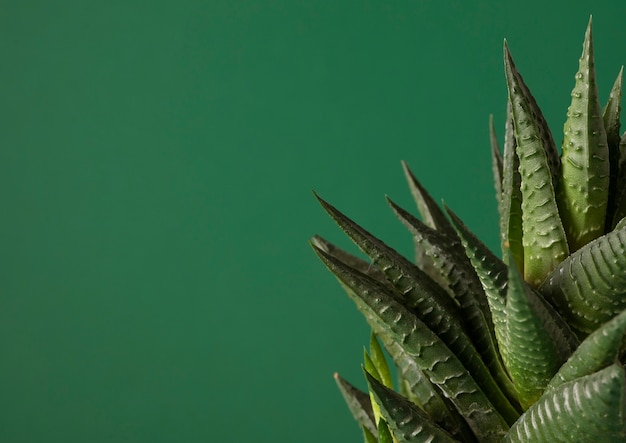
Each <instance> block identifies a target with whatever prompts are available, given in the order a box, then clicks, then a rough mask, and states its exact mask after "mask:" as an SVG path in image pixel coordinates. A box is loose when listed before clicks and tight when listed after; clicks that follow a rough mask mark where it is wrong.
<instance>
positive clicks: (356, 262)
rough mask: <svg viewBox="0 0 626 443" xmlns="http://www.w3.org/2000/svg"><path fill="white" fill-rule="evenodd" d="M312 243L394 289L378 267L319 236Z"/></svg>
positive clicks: (314, 237)
mask: <svg viewBox="0 0 626 443" xmlns="http://www.w3.org/2000/svg"><path fill="white" fill-rule="evenodd" d="M311 243H312V244H313V245H315V246H317V247H318V248H320V249H321V250H323V251H324V252H326V253H327V254H330V255H332V256H333V257H335V258H337V259H338V260H340V261H341V262H343V263H345V264H347V265H348V266H350V267H351V268H354V269H356V270H358V271H359V272H362V273H364V274H367V275H369V276H370V277H372V278H375V279H376V280H378V281H379V282H381V283H383V284H386V285H388V286H389V287H392V286H391V283H389V282H388V281H387V277H385V274H384V273H383V271H381V270H380V269H378V268H377V267H376V266H373V265H372V263H370V262H368V261H365V260H362V259H360V258H358V257H356V256H354V255H352V254H350V253H349V252H347V251H345V250H344V249H341V248H340V247H339V246H336V245H334V244H332V243H331V242H329V241H328V240H325V239H324V238H323V237H320V236H319V235H315V236H313V238H311Z"/></svg>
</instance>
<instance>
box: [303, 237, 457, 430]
mask: <svg viewBox="0 0 626 443" xmlns="http://www.w3.org/2000/svg"><path fill="white" fill-rule="evenodd" d="M316 243H317V242H315V241H313V240H312V241H311V244H312V245H313V246H314V247H317V246H316ZM319 249H321V250H322V251H324V252H326V253H327V254H328V251H327V250H326V249H325V248H319ZM333 252H336V251H333ZM329 255H330V256H332V257H334V258H335V260H337V261H339V262H341V263H343V265H344V267H347V268H351V266H350V260H348V262H344V261H342V256H341V254H338V255H335V254H329ZM348 259H350V257H348ZM370 268H375V267H373V266H370ZM354 270H355V271H359V272H361V273H364V274H365V273H366V272H364V271H363V270H360V269H357V268H354ZM368 275H370V274H368ZM370 276H371V277H373V276H372V275H370ZM373 278H374V277H373ZM377 281H378V283H379V284H381V285H383V286H385V287H386V288H387V289H388V290H389V291H390V293H391V292H393V291H394V289H393V288H392V287H391V286H389V285H385V283H387V282H386V280H385V282H381V281H380V280H377ZM340 283H341V281H340ZM342 286H343V288H344V289H345V290H346V293H347V294H348V295H349V296H350V298H351V299H352V300H353V301H354V302H355V303H356V304H357V307H358V308H359V311H361V312H362V313H363V315H364V317H365V319H366V320H367V322H368V323H369V324H370V325H371V327H372V330H373V331H374V332H375V333H376V335H378V337H379V338H380V339H381V340H382V341H383V343H384V345H385V348H386V349H387V352H389V355H390V356H391V357H392V358H393V360H394V362H395V364H396V367H397V368H398V376H399V378H401V379H402V380H403V381H404V387H405V388H406V389H408V390H409V396H410V397H411V398H412V399H413V400H414V401H415V402H416V403H417V404H418V405H419V406H420V407H421V408H422V409H423V410H424V411H426V413H428V414H429V415H430V416H431V417H432V418H433V420H434V421H435V422H436V423H438V424H440V425H441V426H442V427H444V428H445V429H447V430H448V431H449V432H450V433H452V434H454V435H460V434H463V433H464V432H465V429H466V428H467V424H466V423H465V421H464V420H463V419H462V418H461V416H460V415H459V413H458V412H457V411H456V409H455V408H454V407H453V405H452V404H451V403H450V402H449V400H447V399H446V398H444V397H443V396H442V395H441V392H440V391H439V390H438V389H437V388H436V387H434V386H433V385H432V383H431V382H430V380H429V379H428V378H427V377H426V376H425V375H424V373H423V372H422V370H421V369H420V367H419V366H418V365H417V363H416V362H415V360H414V359H413V358H412V357H411V356H410V355H409V354H408V353H407V352H406V351H405V350H404V348H402V347H401V346H400V345H399V344H398V343H396V342H395V341H394V339H393V337H392V336H391V334H390V333H389V332H388V331H387V328H386V325H385V324H384V323H383V322H382V321H381V320H380V318H379V317H378V316H376V315H374V314H373V313H372V312H371V310H369V308H368V307H367V305H366V304H365V303H364V302H363V301H362V300H361V299H360V298H359V297H358V296H357V295H356V294H355V293H354V291H352V289H350V288H349V287H348V286H346V285H345V284H343V283H342ZM370 408H371V405H370ZM374 423H375V422H374Z"/></svg>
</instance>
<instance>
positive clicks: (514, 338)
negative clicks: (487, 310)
mask: <svg viewBox="0 0 626 443" xmlns="http://www.w3.org/2000/svg"><path fill="white" fill-rule="evenodd" d="M507 288H508V289H507V297H506V329H505V331H503V335H504V336H505V338H506V342H505V346H501V352H502V357H503V359H504V363H505V364H506V367H507V369H508V371H509V374H510V375H511V378H512V379H513V382H514V383H515V387H516V388H517V391H518V392H519V399H520V403H521V404H522V406H523V407H524V408H525V409H527V408H528V407H529V406H530V405H532V404H533V403H534V402H536V401H537V400H538V399H539V397H540V396H541V394H542V393H543V391H544V390H545V389H546V387H547V385H548V383H549V382H550V380H551V379H552V377H553V376H554V374H555V373H556V372H557V371H558V369H559V367H560V366H561V365H562V364H563V362H564V361H565V360H566V359H567V358H568V357H569V356H570V355H571V353H572V350H570V349H569V348H568V343H567V340H566V339H565V333H564V332H563V331H561V330H560V328H559V325H558V324H557V323H556V322H555V319H554V314H553V312H551V311H549V310H548V309H546V306H545V305H544V304H543V303H542V301H541V299H540V297H539V296H538V295H537V294H536V293H535V292H534V290H533V289H532V288H531V287H530V286H528V284H527V283H526V282H525V281H524V280H523V279H522V276H521V275H520V273H519V271H518V270H517V268H516V267H515V266H509V281H508V284H507ZM570 333H571V332H570Z"/></svg>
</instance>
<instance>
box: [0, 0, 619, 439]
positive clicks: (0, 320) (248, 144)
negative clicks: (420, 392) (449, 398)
mask: <svg viewBox="0 0 626 443" xmlns="http://www.w3.org/2000/svg"><path fill="white" fill-rule="evenodd" d="M578 5H581V6H574V3H573V2H570V1H567V2H565V1H554V2H548V1H526V2H506V1H492V2H469V1H449V2H444V1H426V0H410V1H409V0H396V1H387V2H383V1H370V0H360V1H338V0H333V1H317V2H314V1H303V0H291V1H278V0H264V1H261V0H256V1H235V0H224V1H218V0H209V1H193V0H181V1H178V2H165V1H153V2H145V1H143V2H142V1H138V0H125V1H120V0H108V1H106V2H104V1H102V2H88V1H80V2H79V1H76V2H72V1H59V2H51V1H19V2H17V1H14V2H7V1H2V2H0V60H1V61H0V208H1V210H0V355H1V358H0V441H2V442H9V443H11V442H44V441H45V442H154V443H158V442H211V441H223V442H252V441H258V442H348V441H355V442H356V441H360V438H361V437H360V435H359V430H358V428H357V426H356V425H355V424H354V422H353V421H352V419H351V418H350V415H349V413H348V412H347V410H346V408H345V407H344V405H343V402H342V399H341V397H340V395H339V394H338V392H337V391H336V388H335V385H334V381H333V380H332V374H333V372H334V371H339V372H341V373H342V375H344V376H345V377H346V378H348V379H350V380H352V381H353V382H354V383H355V384H357V385H360V386H363V383H362V378H361V374H360V367H359V366H360V362H361V358H362V346H363V345H365V344H366V343H367V340H368V332H369V331H368V329H367V327H366V325H365V323H364V321H363V320H362V319H361V318H360V316H359V314H358V313H357V311H356V309H355V308H354V306H353V305H352V304H351V302H350V301H349V300H348V299H347V297H345V295H344V294H343V293H342V290H341V289H340V288H339V286H338V285H337V284H336V282H335V281H334V279H333V278H332V277H331V276H330V274H329V273H328V272H327V271H326V270H325V269H324V268H323V266H322V265H321V263H319V261H318V260H317V259H316V258H315V256H314V254H313V253H312V252H311V250H310V247H309V245H308V244H307V241H308V238H309V237H310V236H312V235H313V234H316V233H319V234H322V235H324V236H325V237H327V238H328V239H330V240H331V241H334V242H336V243H338V244H340V245H342V246H346V247H347V246H348V244H349V243H348V242H347V240H345V239H344V238H343V236H342V234H341V233H340V232H339V229H337V228H336V227H334V226H333V224H332V222H331V221H330V220H329V219H328V217H327V216H326V215H325V214H324V213H323V211H322V210H321V208H320V207H319V205H318V204H317V203H316V201H315V200H314V198H313V197H312V194H311V190H312V189H315V190H317V191H318V192H319V193H320V194H321V195H322V196H323V197H325V198H327V199H328V200H330V201H331V202H332V203H334V204H335V205H337V206H339V207H340V208H341V209H342V210H344V211H345V212H347V213H348V214H349V215H351V216H352V217H353V218H356V219H357V220H358V221H359V222H360V223H361V224H363V225H364V226H365V227H366V228H369V229H370V230H371V231H373V232H374V233H375V234H376V235H379V236H381V237H383V238H384V239H385V240H387V241H388V242H389V243H390V244H391V245H393V246H394V247H396V248H397V249H399V250H400V251H402V252H404V253H407V254H410V253H411V242H410V236H409V235H408V233H406V232H405V230H404V228H403V227H402V225H401V224H400V223H399V222H398V221H397V220H395V218H394V216H393V215H392V213H391V211H390V210H388V208H387V207H386V203H385V201H384V195H385V194H389V195H390V196H391V197H392V198H394V199H395V200H396V201H397V202H399V203H400V204H401V205H403V206H405V207H408V208H411V209H412V208H413V206H412V203H411V200H410V195H409V193H408V191H407V190H406V189H405V183H404V179H403V177H402V172H401V168H400V160H402V159H404V160H407V161H408V162H409V164H410V165H411V166H412V168H413V170H414V171H415V173H416V175H417V176H418V177H419V178H420V180H421V181H422V182H423V183H424V184H425V185H426V186H427V187H428V188H429V190H430V191H431V193H432V194H433V195H434V196H435V197H436V198H445V200H446V203H447V204H449V205H450V206H451V207H452V208H454V209H455V211H456V212H457V213H458V214H459V215H461V216H462V217H463V218H464V219H465V220H466V222H467V224H469V225H470V227H472V228H473V229H474V230H475V231H476V232H477V233H478V235H479V236H481V237H482V238H483V239H485V240H486V241H487V242H488V243H489V244H490V245H492V246H494V245H495V244H496V241H497V233H496V227H497V221H496V208H495V199H494V197H493V186H492V181H491V166H490V157H489V144H488V130H487V122H488V115H489V114H490V113H494V114H495V120H496V124H497V127H498V129H501V128H502V124H503V120H504V119H503V115H504V110H505V106H504V103H505V84H504V80H503V72H502V71H503V70H502V60H501V56H502V41H503V38H505V37H506V38H507V39H508V41H509V44H510V48H511V51H512V53H513V55H514V57H515V59H516V62H517V65H518V68H519V69H520V71H521V72H522V73H523V75H524V77H525V79H526V81H527V83H528V84H529V86H530V87H531V89H532V91H533V93H534V94H535V96H536V98H537V100H538V102H539V104H540V105H541V106H542V107H543V108H544V111H545V115H546V117H547V120H548V122H549V123H550V124H551V126H552V127H553V131H554V134H555V139H556V140H557V143H558V142H560V139H561V134H562V132H561V128H562V124H563V121H564V118H565V112H566V109H567V106H568V104H569V93H570V91H571V88H572V86H573V75H574V73H575V71H576V69H577V60H578V57H579V55H580V51H581V44H582V38H583V34H584V30H585V26H586V24H587V20H588V17H589V14H590V13H593V14H594V25H595V29H594V31H595V32H594V36H595V44H596V61H597V68H598V70H599V82H600V92H601V94H602V96H603V97H606V96H607V95H608V91H609V89H610V86H611V85H612V82H613V79H614V78H615V75H616V74H617V72H618V70H619V68H620V66H621V64H622V63H624V62H626V27H625V26H624V17H626V14H625V12H626V5H625V4H624V2H623V1H621V0H620V1H615V2H597V1H594V2H591V1H588V2H579V3H578ZM500 132H502V131H500Z"/></svg>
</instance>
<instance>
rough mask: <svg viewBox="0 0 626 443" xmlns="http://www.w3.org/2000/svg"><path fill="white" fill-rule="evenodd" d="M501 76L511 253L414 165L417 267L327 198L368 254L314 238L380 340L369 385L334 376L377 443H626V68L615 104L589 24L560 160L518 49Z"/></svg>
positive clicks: (496, 157) (493, 138)
mask: <svg viewBox="0 0 626 443" xmlns="http://www.w3.org/2000/svg"><path fill="white" fill-rule="evenodd" d="M504 68H505V69H504V71H505V77H506V83H507V90H508V94H507V98H508V100H507V115H506V124H505V128H504V142H503V144H502V145H500V143H499V142H498V136H497V131H496V130H495V128H494V125H493V117H490V118H489V135H490V143H489V146H490V148H491V159H492V171H493V175H494V188H495V191H496V200H497V202H498V213H499V218H500V220H499V226H500V248H499V249H500V251H499V253H498V254H496V253H494V252H492V251H491V250H490V249H489V248H488V247H487V246H486V245H485V244H483V243H482V242H481V241H480V240H479V239H478V238H477V237H476V236H475V235H474V234H473V233H472V232H471V230H470V228H469V227H468V226H467V225H466V224H465V223H464V222H463V221H462V219H461V217H459V216H458V215H457V214H455V213H454V212H453V211H452V210H451V209H450V208H448V207H445V206H444V207H443V208H442V207H440V206H439V205H438V204H437V203H436V201H435V199H434V198H433V197H432V196H431V195H430V194H429V193H428V191H427V190H426V188H425V187H424V186H423V185H422V183H420V182H419V181H418V180H417V178H416V177H415V175H414V174H413V173H412V172H411V170H410V169H409V167H408V165H407V164H406V163H404V162H403V163H402V167H403V169H404V173H405V175H406V178H407V180H408V183H409V188H410V190H411V193H412V195H413V197H414V199H415V202H416V204H417V209H418V211H419V213H420V215H421V219H420V218H418V217H417V216H415V215H413V214H411V213H410V212H409V211H407V210H405V209H403V208H401V207H400V206H398V205H397V204H395V203H394V202H393V201H391V199H388V203H389V204H390V206H391V209H392V210H393V212H394V213H395V215H396V216H397V217H398V218H399V220H400V221H401V222H402V224H403V225H405V226H406V227H407V228H408V230H409V232H410V233H411V235H412V236H413V239H414V245H415V260H414V261H413V260H410V259H408V258H405V257H403V256H402V255H400V254H399V253H398V252H396V251H395V250H394V249H392V248H391V247H389V246H388V245H387V244H386V243H385V242H384V241H383V240H381V239H379V238H378V237H376V236H374V235H373V234H372V233H370V232H369V231H368V230H366V229H365V228H363V227H362V226H360V225H359V224H358V223H356V222H355V221H353V220H352V219H350V218H349V217H348V216H346V215H345V214H344V213H342V212H341V211H339V210H338V209H337V208H335V207H334V206H333V205H331V204H330V203H328V202H327V201H325V200H323V199H322V198H321V197H319V196H317V195H316V196H317V198H318V200H319V202H320V203H321V205H322V207H323V208H324V209H325V210H326V212H327V213H328V214H329V215H330V216H331V218H332V219H333V220H334V221H335V222H336V223H337V224H338V225H339V226H340V227H341V229H342V230H343V231H344V232H345V233H346V234H347V235H348V237H349V238H350V239H351V240H352V241H353V242H354V243H355V245H356V246H358V248H360V249H361V250H362V252H364V253H365V254H366V255H367V256H368V257H369V260H363V259H360V258H357V257H356V256H354V255H352V254H351V253H350V252H347V251H344V250H342V249H340V248H338V247H336V246H334V245H333V244H331V243H330V242H328V241H326V240H324V239H323V238H321V237H319V236H315V237H313V239H312V240H311V245H312V246H313V249H314V251H315V252H316V254H317V255H318V256H319V258H320V259H321V260H322V262H323V263H324V264H325V265H326V267H327V268H328V269H329V270H330V271H331V272H332V273H333V274H334V275H335V276H336V277H337V279H338V280H339V283H340V284H341V286H342V287H343V288H344V290H345V291H346V293H347V294H348V296H349V297H350V298H351V299H352V300H353V301H354V303H355V304H356V307H357V309H358V310H359V311H360V312H361V313H362V314H363V315H364V317H365V319H366V321H367V322H368V324H369V325H370V327H371V329H372V335H371V337H370V343H369V351H368V350H365V352H364V364H363V369H364V372H365V384H364V387H363V388H361V389H360V388H357V387H355V386H354V385H352V384H350V383H349V382H348V381H346V380H344V379H343V378H341V377H340V376H339V375H335V379H336V381H337V385H338V386H339V390H340V392H341V393H342V395H343V397H344V399H345V401H346V403H347V404H348V407H349V409H350V411H351V412H352V415H353V416H354V418H355V420H356V421H357V423H358V426H359V428H360V429H361V432H362V435H363V440H364V441H365V442H366V443H372V442H378V443H383V442H385V443H401V442H578V443H586V442H592V443H603V442H617V441H626V375H625V373H624V367H623V365H624V363H625V362H626V338H625V334H626V218H624V217H625V216H626V134H623V135H621V136H620V112H621V106H620V99H621V95H622V70H619V74H618V76H617V78H616V80H615V82H614V84H613V87H612V89H611V92H610V95H609V97H608V98H607V100H606V102H605V103H604V106H602V103H601V99H600V97H599V95H598V86H597V84H596V73H595V61H594V52H593V38H592V25H591V20H590V21H589V24H588V26H587V30H586V33H585V37H584V40H583V51H582V56H581V58H580V61H579V66H578V71H577V72H576V74H575V76H574V77H575V81H574V88H573V91H572V94H571V104H570V106H569V109H568V112H567V117H566V119H565V125H564V136H563V144H562V149H561V154H560V155H559V153H558V149H557V146H556V145H555V143H554V139H553V136H552V133H551V131H550V129H549V127H548V125H547V123H546V120H545V118H544V117H543V114H542V112H541V109H540V108H539V106H538V104H537V101H536V100H535V98H534V97H533V95H532V94H531V92H530V88H529V87H528V86H527V85H526V83H525V82H524V80H523V79H522V76H521V74H520V72H519V70H518V68H517V67H516V65H515V63H514V62H513V57H512V55H511V52H510V50H509V48H508V45H507V43H506V42H505V46H504ZM500 146H502V149H501V148H500ZM498 255H501V256H500V257H499V256H498ZM379 340H380V341H379ZM381 343H382V347H381ZM383 348H384V349H385V351H386V352H385V351H383ZM386 354H387V355H388V356H389V357H390V358H391V360H392V361H393V364H394V365H395V367H396V369H397V374H396V375H397V377H396V379H395V382H394V379H393V377H392V374H391V372H390V365H389V364H388V362H387V359H386Z"/></svg>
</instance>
